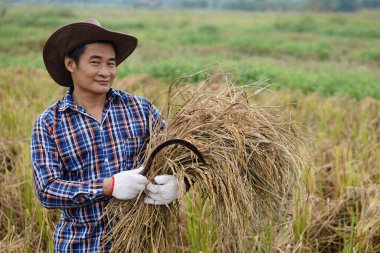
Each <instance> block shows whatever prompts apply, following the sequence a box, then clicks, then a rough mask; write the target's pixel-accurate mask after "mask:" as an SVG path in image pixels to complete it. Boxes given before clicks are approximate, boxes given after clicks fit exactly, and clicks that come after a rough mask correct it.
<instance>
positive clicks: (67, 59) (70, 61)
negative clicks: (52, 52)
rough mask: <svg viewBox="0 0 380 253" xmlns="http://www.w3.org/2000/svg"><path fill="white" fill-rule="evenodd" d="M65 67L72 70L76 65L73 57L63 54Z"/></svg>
mask: <svg viewBox="0 0 380 253" xmlns="http://www.w3.org/2000/svg"><path fill="white" fill-rule="evenodd" d="M65 67H66V69H67V70H68V71H69V72H71V73H72V72H74V69H75V67H76V64H75V62H74V60H73V59H71V58H70V57H67V56H65Z"/></svg>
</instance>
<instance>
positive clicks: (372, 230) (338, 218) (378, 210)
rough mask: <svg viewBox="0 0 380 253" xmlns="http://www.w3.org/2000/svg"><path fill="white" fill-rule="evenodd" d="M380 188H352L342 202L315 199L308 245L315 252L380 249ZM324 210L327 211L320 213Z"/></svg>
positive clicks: (308, 230)
mask: <svg viewBox="0 0 380 253" xmlns="http://www.w3.org/2000/svg"><path fill="white" fill-rule="evenodd" d="M379 200H380V191H379V186H376V185H374V186H371V187H369V188H364V187H361V188H349V189H348V190H347V192H346V193H345V194H343V195H342V196H341V197H339V198H338V199H334V200H330V201H326V200H321V199H319V200H315V201H313V203H312V205H314V208H313V209H314V210H313V213H312V216H311V219H310V223H309V225H308V226H307V228H306V238H307V243H306V245H307V246H308V247H309V249H310V250H311V251H312V252H346V251H349V250H352V249H354V248H356V249H357V250H358V252H379V250H380V218H379V217H380V202H379ZM318 210H323V211H318Z"/></svg>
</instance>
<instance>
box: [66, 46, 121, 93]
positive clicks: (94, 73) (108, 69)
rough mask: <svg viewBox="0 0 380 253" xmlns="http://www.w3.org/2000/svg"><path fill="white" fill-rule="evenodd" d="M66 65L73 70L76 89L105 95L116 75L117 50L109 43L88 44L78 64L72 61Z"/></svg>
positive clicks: (72, 74)
mask: <svg viewBox="0 0 380 253" xmlns="http://www.w3.org/2000/svg"><path fill="white" fill-rule="evenodd" d="M66 60H67V59H66ZM69 60H70V59H69ZM66 66H68V70H69V71H70V72H71V76H72V79H73V82H74V90H77V91H79V90H80V91H81V92H82V93H83V92H85V93H87V94H90V95H95V96H96V95H104V94H105V93H107V92H108V91H109V90H110V88H111V86H112V83H113V80H114V79H115V76H116V60H115V50H114V48H113V47H112V45H111V44H107V43H91V44H87V45H86V46H85V50H84V53H83V54H82V55H81V56H80V58H79V62H78V64H76V63H75V62H74V61H71V62H69V64H67V63H66Z"/></svg>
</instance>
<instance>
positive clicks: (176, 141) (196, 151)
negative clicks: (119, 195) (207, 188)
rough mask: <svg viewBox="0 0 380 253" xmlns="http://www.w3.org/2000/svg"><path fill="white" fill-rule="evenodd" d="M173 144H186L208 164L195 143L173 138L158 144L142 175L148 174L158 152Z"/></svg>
mask: <svg viewBox="0 0 380 253" xmlns="http://www.w3.org/2000/svg"><path fill="white" fill-rule="evenodd" d="M173 144H180V145H182V146H185V147H186V148H188V149H190V150H191V151H193V152H194V154H196V155H197V156H198V159H199V160H200V161H201V162H202V163H203V164H206V162H205V159H204V158H203V155H202V153H201V152H200V151H199V150H198V149H197V148H196V147H195V146H194V145H193V144H191V143H190V142H188V141H185V140H181V139H171V140H168V141H165V142H163V143H161V144H160V145H158V146H157V147H156V148H155V149H154V150H153V152H152V153H151V154H150V156H149V158H148V162H147V163H146V165H145V167H144V169H143V171H142V172H141V175H144V176H146V174H147V173H148V171H149V170H150V168H151V166H152V163H153V160H154V158H155V157H156V155H157V154H158V152H160V151H161V150H162V149H163V148H165V147H167V146H170V145H173Z"/></svg>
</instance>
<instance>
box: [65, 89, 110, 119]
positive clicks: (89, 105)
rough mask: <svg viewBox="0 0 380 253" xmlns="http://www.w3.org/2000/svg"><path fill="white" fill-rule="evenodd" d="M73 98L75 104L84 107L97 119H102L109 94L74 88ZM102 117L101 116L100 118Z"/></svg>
mask: <svg viewBox="0 0 380 253" xmlns="http://www.w3.org/2000/svg"><path fill="white" fill-rule="evenodd" d="M72 96H73V99H74V102H75V104H77V105H78V106H80V107H82V108H84V109H85V110H86V111H87V112H88V113H89V114H91V115H92V116H94V117H95V119H96V120H97V121H99V122H100V120H101V113H102V111H103V108H104V104H105V101H106V98H107V94H101V95H96V94H90V93H88V92H83V91H81V90H79V89H74V91H73V94H72ZM99 117H100V118H99Z"/></svg>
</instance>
